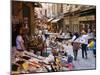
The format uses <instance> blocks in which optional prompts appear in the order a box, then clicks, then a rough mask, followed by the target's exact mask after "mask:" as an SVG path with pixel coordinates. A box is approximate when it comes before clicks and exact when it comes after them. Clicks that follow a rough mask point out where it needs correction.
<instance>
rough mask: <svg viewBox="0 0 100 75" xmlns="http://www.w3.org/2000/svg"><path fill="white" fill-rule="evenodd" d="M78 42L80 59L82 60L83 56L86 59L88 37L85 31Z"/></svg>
mask: <svg viewBox="0 0 100 75" xmlns="http://www.w3.org/2000/svg"><path fill="white" fill-rule="evenodd" d="M80 41H81V43H82V58H84V55H85V58H86V59H87V45H88V35H87V33H86V31H85V30H83V31H82V36H81V39H80Z"/></svg>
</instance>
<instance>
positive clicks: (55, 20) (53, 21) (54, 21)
mask: <svg viewBox="0 0 100 75" xmlns="http://www.w3.org/2000/svg"><path fill="white" fill-rule="evenodd" d="M60 19H61V18H58V19H54V20H52V21H51V23H56V22H58V21H59V20H60Z"/></svg>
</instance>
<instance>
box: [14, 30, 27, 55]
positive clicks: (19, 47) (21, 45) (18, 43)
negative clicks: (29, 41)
mask: <svg viewBox="0 0 100 75" xmlns="http://www.w3.org/2000/svg"><path fill="white" fill-rule="evenodd" d="M22 36H23V29H22V28H20V30H19V34H18V35H17V37H16V49H17V52H18V54H19V55H22V53H23V51H24V50H25V46H24V40H23V37H22Z"/></svg>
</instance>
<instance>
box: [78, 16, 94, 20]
mask: <svg viewBox="0 0 100 75" xmlns="http://www.w3.org/2000/svg"><path fill="white" fill-rule="evenodd" d="M87 20H95V16H94V15H92V16H84V17H79V21H87Z"/></svg>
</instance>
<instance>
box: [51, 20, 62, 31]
mask: <svg viewBox="0 0 100 75" xmlns="http://www.w3.org/2000/svg"><path fill="white" fill-rule="evenodd" d="M51 23H52V28H53V30H54V32H59V31H60V30H62V29H63V18H57V19H54V20H52V21H51Z"/></svg>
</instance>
